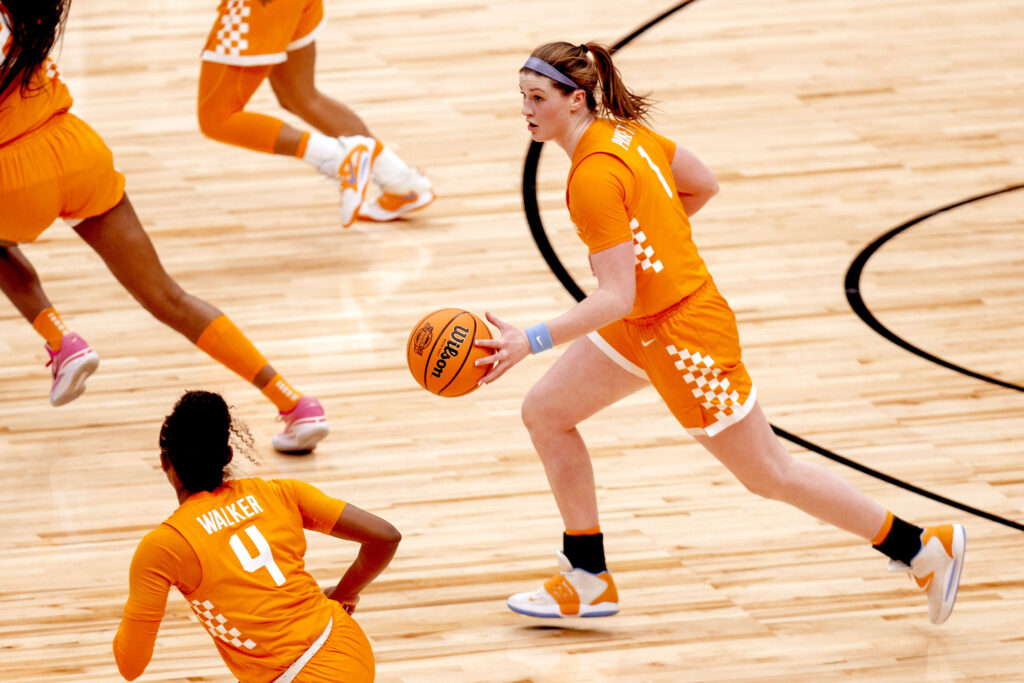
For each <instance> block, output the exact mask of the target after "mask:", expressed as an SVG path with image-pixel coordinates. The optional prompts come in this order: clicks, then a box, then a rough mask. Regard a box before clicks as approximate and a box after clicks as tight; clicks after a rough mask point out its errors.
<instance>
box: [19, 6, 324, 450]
mask: <svg viewBox="0 0 1024 683" xmlns="http://www.w3.org/2000/svg"><path fill="white" fill-rule="evenodd" d="M69 5H70V0H0V50H2V56H3V62H2V66H0V207H2V210H0V289H2V290H3V292H4V294H6V295H7V297H8V298H9V299H10V300H11V302H12V303H13V304H14V306H15V307H16V308H17V309H18V311H19V312H20V313H21V314H22V315H23V316H24V317H25V319H26V320H28V321H29V322H30V323H32V326H33V327H34V328H35V329H36V331H37V332H38V333H39V334H40V336H42V337H43V338H44V339H45V340H46V346H45V348H46V351H47V353H48V354H49V356H50V362H49V363H47V365H49V366H50V368H51V371H52V373H53V384H52V385H51V388H50V402H51V403H52V404H53V405H55V406H60V405H64V404H65V403H68V402H70V401H72V400H74V399H75V398H77V397H78V396H80V395H81V394H82V392H83V391H85V381H86V379H87V378H88V377H89V375H90V374H92V373H93V372H94V371H95V370H96V368H97V366H98V365H99V356H98V355H97V354H96V352H95V351H93V350H92V348H90V346H89V345H88V344H87V343H86V342H85V340H84V339H82V337H80V336H79V335H77V334H75V333H74V332H72V331H70V330H69V329H68V328H67V326H65V324H64V322H63V320H62V319H61V317H60V315H59V314H58V313H57V311H56V310H55V309H54V307H53V305H52V303H51V302H50V300H49V298H48V297H47V296H46V294H45V292H44V291H43V287H42V284H41V283H40V281H39V277H38V275H37V274H36V271H35V269H34V268H33V267H32V264H31V263H30V262H29V260H28V259H27V258H26V256H25V254H24V253H23V252H22V250H21V246H20V245H21V244H23V243H30V242H33V241H35V239H36V238H37V237H38V236H39V235H40V234H42V233H43V231H45V230H46V229H47V227H49V226H50V224H51V223H53V222H54V221H55V220H56V219H57V218H63V219H64V220H65V221H67V222H68V223H69V224H71V225H72V226H73V228H74V230H75V232H77V233H78V234H79V236H81V237H82V239H84V240H85V241H86V243H88V244H89V246H90V247H92V248H93V249H94V250H95V251H96V252H97V253H98V254H99V255H100V256H101V257H102V258H103V260H104V262H105V263H106V264H107V267H108V268H110V271H111V273H113V274H114V277H116V278H117V280H118V281H119V282H120V283H121V284H122V285H124V287H125V289H127V290H128V292H130V293H131V295H132V296H133V297H135V299H136V300H137V301H139V303H141V304H142V306H143V307H145V309H146V310H147V311H149V312H150V313H152V314H153V316H155V317H156V318H157V320H159V321H160V322H162V323H164V324H166V325H168V326H169V327H171V328H172V329H174V330H176V331H177V332H180V333H181V334H182V335H184V336H185V337H186V338H188V340H189V341H191V342H193V343H194V344H196V346H198V347H199V348H200V349H202V350H203V351H205V352H206V353H207V354H209V355H210V356H211V357H212V358H213V359H214V360H217V361H218V362H220V363H222V364H223V365H225V366H226V367H227V368H229V369H230V370H232V371H234V372H235V373H236V374H238V375H239V376H241V377H242V378H243V379H245V380H246V381H248V382H251V383H252V384H253V385H254V386H255V387H256V388H258V389H259V390H260V391H262V392H263V394H264V395H265V396H266V397H267V398H268V399H270V401H272V402H273V403H274V405H275V406H276V407H277V409H278V412H279V418H280V419H281V420H282V421H283V422H284V424H285V429H284V431H283V432H281V433H280V434H277V435H275V436H274V439H273V444H274V447H275V448H277V449H278V450H281V451H287V452H301V451H308V450H311V449H312V448H313V447H315V446H316V444H317V443H318V442H319V441H320V440H321V439H323V438H324V437H325V436H326V435H327V432H328V424H327V418H326V416H325V415H324V410H323V407H322V406H321V405H320V402H319V401H317V399H315V398H314V397H312V396H303V395H302V394H301V393H300V392H298V391H297V390H296V389H294V388H293V387H292V386H291V385H290V384H289V383H288V382H287V381H285V379H284V378H283V377H281V375H279V374H278V373H277V371H276V370H275V369H274V367H273V366H272V365H270V363H268V362H267V359H266V358H264V357H263V355H262V354H261V353H260V352H259V350H258V349H257V348H256V347H255V346H253V344H252V342H250V341H249V339H248V338H246V336H245V335H244V334H243V333H242V331H241V330H239V329H238V327H237V326H236V325H235V324H234V323H233V322H232V321H231V320H230V319H229V318H228V317H227V316H226V315H224V314H223V313H221V311H220V310H218V309H217V308H215V307H214V306H212V305H210V304H209V303H207V302H205V301H203V300H202V299H199V298H197V297H194V296H192V295H191V294H188V293H187V292H185V291H183V290H182V289H181V287H180V286H179V285H178V283H177V282H175V281H174V280H173V279H171V277H170V276H169V275H168V274H167V272H166V271H165V270H164V268H163V265H162V264H161V263H160V259H159V257H158V256H157V253H156V251H155V249H154V248H153V243H152V242H151V241H150V239H149V236H148V235H146V232H145V231H144V230H143V228H142V225H141V223H140V222H139V219H138V217H137V216H136V215H135V210H134V209H133V208H132V205H131V202H129V201H128V195H127V194H125V191H124V184H125V181H124V176H122V175H121V173H120V172H119V171H117V170H116V169H115V168H114V163H113V158H112V155H111V152H110V150H109V149H108V148H107V146H106V145H105V144H104V142H103V140H102V139H100V137H99V136H98V135H97V134H96V132H95V131H94V130H93V129H92V128H90V127H89V125H88V124H86V123H85V122H84V121H82V120H81V119H79V118H78V117H76V116H75V115H74V114H72V113H71V112H70V111H69V110H70V108H71V103H72V99H71V94H70V93H69V91H68V88H67V86H66V85H65V84H64V81H63V80H61V77H60V72H59V70H58V69H57V65H56V64H55V63H54V62H53V61H52V60H50V59H48V58H47V55H48V54H49V52H50V49H51V48H52V46H53V44H54V42H55V41H56V39H57V37H58V36H59V35H60V33H61V31H62V30H63V26H64V20H65V18H66V16H67V10H68V7H69Z"/></svg>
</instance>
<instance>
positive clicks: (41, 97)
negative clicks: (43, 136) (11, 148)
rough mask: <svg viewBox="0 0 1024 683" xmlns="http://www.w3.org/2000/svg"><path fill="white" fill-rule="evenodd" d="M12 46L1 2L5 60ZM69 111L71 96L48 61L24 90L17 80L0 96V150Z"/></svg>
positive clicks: (0, 32)
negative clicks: (54, 117) (55, 116)
mask: <svg viewBox="0 0 1024 683" xmlns="http://www.w3.org/2000/svg"><path fill="white" fill-rule="evenodd" d="M10 45H11V26H10V20H9V19H8V17H7V10H6V8H4V6H3V4H2V3H0V57H2V58H3V59H7V51H8V50H9V49H10ZM70 108H71V93H70V92H68V89H67V86H66V85H64V81H62V80H61V79H60V71H59V70H58V69H57V64H56V63H55V62H54V61H53V60H52V59H49V58H47V60H46V62H45V63H44V64H43V65H42V66H40V67H39V68H38V69H36V72H35V73H34V74H32V80H31V82H30V84H29V88H28V90H27V91H25V92H22V91H21V83H20V80H19V81H18V82H15V83H13V84H12V85H11V86H10V87H9V88H8V89H7V92H5V93H0V147H2V146H3V145H5V144H6V143H8V142H10V141H11V140H14V139H15V138H18V137H21V136H22V135H24V134H25V133H28V132H30V131H33V130H35V129H36V128H39V127H40V126H42V125H43V124H44V123H46V122H47V121H49V120H50V119H51V118H52V117H53V116H54V115H56V114H62V113H64V112H66V111H67V110H68V109H70Z"/></svg>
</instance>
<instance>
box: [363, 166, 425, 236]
mask: <svg viewBox="0 0 1024 683" xmlns="http://www.w3.org/2000/svg"><path fill="white" fill-rule="evenodd" d="M432 201H434V190H433V187H432V186H431V184H430V181H429V180H428V179H427V177H426V176H425V175H423V173H421V172H420V171H419V170H418V169H415V168H410V169H409V175H408V177H407V178H406V180H405V181H404V182H402V183H400V184H395V185H391V186H388V187H385V188H383V190H382V191H381V193H380V196H378V197H376V198H375V199H373V200H372V201H368V202H366V203H365V204H363V205H362V206H361V207H360V208H359V218H360V219H362V220H364V221H377V222H380V223H383V222H386V221H393V220H397V219H399V218H401V217H402V216H404V215H405V214H407V213H409V212H410V211H415V210H417V209H422V208H423V207H425V206H426V205H427V204H430V203H431V202H432Z"/></svg>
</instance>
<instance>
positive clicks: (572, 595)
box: [508, 550, 619, 619]
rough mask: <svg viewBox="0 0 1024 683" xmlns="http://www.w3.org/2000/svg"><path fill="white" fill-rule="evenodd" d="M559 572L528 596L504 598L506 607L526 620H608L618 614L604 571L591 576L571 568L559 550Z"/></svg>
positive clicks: (609, 578)
mask: <svg viewBox="0 0 1024 683" xmlns="http://www.w3.org/2000/svg"><path fill="white" fill-rule="evenodd" d="M558 568H559V573H558V574H556V575H555V576H553V577H551V578H550V579H548V580H547V581H545V582H544V587H543V588H540V589H539V590H535V591H533V592H532V593H516V594H515V595H513V596H512V597H510V598H509V599H508V608H509V609H510V610H512V611H513V612H519V613H520V614H525V615H527V616H530V617H544V618H556V619H557V618H560V617H610V616H612V615H613V614H617V613H618V611H619V594H618V591H616V590H615V582H614V581H613V580H612V575H611V574H610V573H609V572H608V571H607V570H605V571H603V572H601V573H600V574H591V573H590V572H588V571H586V570H584V569H574V568H573V566H572V565H571V564H569V559H568V558H567V557H566V556H565V553H563V552H562V551H561V550H559V551H558Z"/></svg>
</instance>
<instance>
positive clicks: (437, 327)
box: [405, 308, 491, 396]
mask: <svg viewBox="0 0 1024 683" xmlns="http://www.w3.org/2000/svg"><path fill="white" fill-rule="evenodd" d="M490 338H491V331H490V329H488V327H487V323H485V322H484V321H483V320H481V319H480V318H479V317H478V316H476V315H473V314H472V313H470V312H469V311H463V310H461V309H459V308H442V309H441V310H439V311H434V312H433V313H431V314H430V315H428V316H426V317H424V318H423V319H422V320H420V321H419V322H418V323H416V326H415V327H413V328H412V332H411V333H410V334H409V341H408V343H407V344H406V345H405V359H406V361H407V362H408V363H409V370H410V372H412V376H413V377H415V378H416V381H417V382H419V383H420V386H421V387H423V388H424V389H426V390H427V391H429V392H431V393H432V394H437V395H438V396H465V395H466V394H468V393H470V392H471V391H474V390H475V389H476V388H477V382H479V381H480V378H481V377H483V376H484V375H486V374H487V371H488V370H490V368H491V366H490V365H482V366H480V367H477V366H476V365H475V362H476V360H477V359H478V358H484V357H486V356H489V355H491V350H490V349H485V348H481V347H479V346H474V345H473V342H474V341H476V340H477V339H490Z"/></svg>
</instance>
